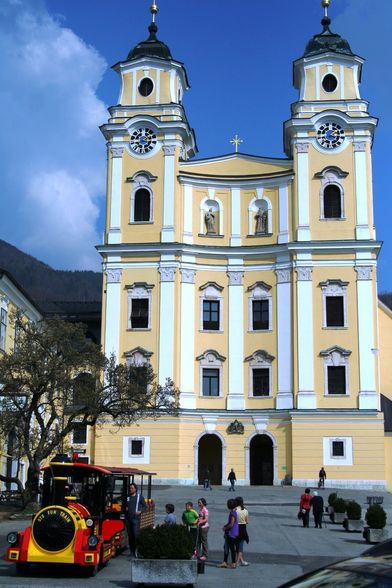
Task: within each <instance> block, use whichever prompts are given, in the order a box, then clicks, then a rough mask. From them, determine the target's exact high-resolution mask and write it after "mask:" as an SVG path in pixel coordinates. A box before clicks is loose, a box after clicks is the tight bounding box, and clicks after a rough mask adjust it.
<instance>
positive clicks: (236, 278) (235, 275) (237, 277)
mask: <svg viewBox="0 0 392 588" xmlns="http://www.w3.org/2000/svg"><path fill="white" fill-rule="evenodd" d="M227 275H228V278H229V286H242V279H243V277H244V272H242V271H228V272H227Z"/></svg>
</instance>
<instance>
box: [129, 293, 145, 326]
mask: <svg viewBox="0 0 392 588" xmlns="http://www.w3.org/2000/svg"><path fill="white" fill-rule="evenodd" d="M148 310H149V300H148V298H133V299H132V310H131V329H148Z"/></svg>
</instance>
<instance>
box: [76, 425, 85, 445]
mask: <svg viewBox="0 0 392 588" xmlns="http://www.w3.org/2000/svg"><path fill="white" fill-rule="evenodd" d="M72 443H73V444H75V445H86V443H87V425H86V424H85V423H75V424H74V426H73V429H72Z"/></svg>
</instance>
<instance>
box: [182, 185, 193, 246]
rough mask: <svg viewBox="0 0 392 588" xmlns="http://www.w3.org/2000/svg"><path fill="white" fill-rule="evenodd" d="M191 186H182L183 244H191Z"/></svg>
mask: <svg viewBox="0 0 392 588" xmlns="http://www.w3.org/2000/svg"><path fill="white" fill-rule="evenodd" d="M192 212H193V206H192V186H184V223H183V224H184V235H183V241H184V243H193V230H192V229H193V226H192V224H193V215H192Z"/></svg>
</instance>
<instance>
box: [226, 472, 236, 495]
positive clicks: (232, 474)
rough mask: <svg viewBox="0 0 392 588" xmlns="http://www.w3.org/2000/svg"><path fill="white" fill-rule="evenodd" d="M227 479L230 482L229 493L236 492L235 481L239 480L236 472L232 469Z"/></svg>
mask: <svg viewBox="0 0 392 588" xmlns="http://www.w3.org/2000/svg"><path fill="white" fill-rule="evenodd" d="M227 479H228V480H229V482H230V487H229V492H230V490H232V491H233V492H235V481H236V479H237V478H236V475H235V471H234V470H233V468H231V470H230V472H229V475H228V476H227Z"/></svg>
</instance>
